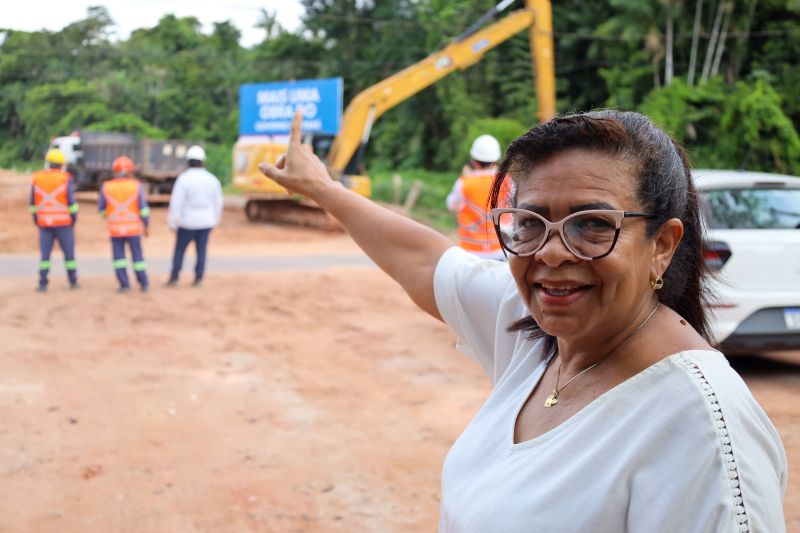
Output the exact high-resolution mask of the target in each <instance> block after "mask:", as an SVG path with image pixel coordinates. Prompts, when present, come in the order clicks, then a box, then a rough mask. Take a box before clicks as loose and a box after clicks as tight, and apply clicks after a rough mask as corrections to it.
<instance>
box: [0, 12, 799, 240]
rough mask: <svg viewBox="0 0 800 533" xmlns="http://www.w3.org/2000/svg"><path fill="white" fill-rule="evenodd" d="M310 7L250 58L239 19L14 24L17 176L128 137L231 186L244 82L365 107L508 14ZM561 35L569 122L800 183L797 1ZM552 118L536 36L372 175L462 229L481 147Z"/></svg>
mask: <svg viewBox="0 0 800 533" xmlns="http://www.w3.org/2000/svg"><path fill="white" fill-rule="evenodd" d="M302 3H303V5H304V6H305V15H304V17H303V20H302V25H301V27H299V28H297V29H296V30H294V31H287V30H286V29H284V28H282V27H281V26H280V24H279V23H278V22H277V21H276V18H275V14H274V13H273V12H270V11H268V10H264V11H262V13H261V15H260V17H257V18H256V19H255V20H254V21H253V22H254V24H255V25H257V26H258V27H260V28H261V29H262V30H263V32H264V33H263V36H264V37H263V41H262V42H260V43H259V44H257V45H255V46H252V47H250V48H243V47H242V46H241V45H240V43H239V40H240V32H239V29H237V28H236V27H235V26H233V25H232V24H231V23H230V22H228V21H220V22H217V23H215V24H214V26H213V30H212V31H211V33H204V32H203V31H202V28H201V25H200V23H199V22H198V20H196V19H195V18H193V17H184V18H177V17H175V16H173V15H167V16H164V17H163V18H162V19H161V20H160V21H159V23H158V24H157V25H156V26H154V27H151V28H141V29H139V30H136V31H135V32H133V34H132V35H131V36H130V37H129V38H128V39H126V40H115V39H113V38H112V35H113V31H114V21H113V20H111V19H110V17H109V15H108V12H107V11H106V9H105V8H103V7H93V8H90V9H89V10H88V12H87V14H86V16H85V18H84V19H82V20H79V21H77V22H74V23H71V24H69V25H67V26H65V27H64V28H63V29H61V30H60V31H57V32H19V31H11V30H3V29H2V23H1V22H0V167H5V168H10V167H16V168H26V167H32V166H39V164H40V163H39V162H40V160H41V156H42V154H43V152H44V150H45V148H46V146H47V144H48V142H49V140H50V139H51V138H52V137H54V136H57V135H66V134H69V132H71V131H73V130H77V129H84V130H115V131H129V132H135V133H138V134H141V135H145V136H149V137H155V138H187V139H191V140H195V141H201V142H203V143H205V145H206V148H207V152H208V166H209V167H210V169H211V170H212V171H213V172H214V173H215V174H217V175H218V176H220V178H221V179H222V180H223V181H224V182H227V181H228V180H229V177H230V167H231V148H232V145H233V143H234V142H235V140H236V138H237V135H238V88H239V85H240V84H242V83H253V82H266V81H277V80H286V79H293V78H294V79H304V78H319V77H334V76H341V77H342V78H343V79H344V86H345V95H344V99H345V102H347V101H349V100H350V98H352V97H353V96H354V95H355V94H357V93H358V92H359V91H360V90H362V89H364V88H366V87H369V86H370V85H372V84H374V83H375V82H377V81H379V80H381V79H383V78H385V77H387V76H389V75H391V74H392V73H394V72H396V71H398V70H400V69H402V68H404V67H406V66H408V65H410V64H412V63H414V62H416V61H418V60H420V59H422V58H424V57H425V56H427V55H428V54H430V53H431V52H433V51H434V50H436V49H439V48H441V47H443V46H444V45H445V44H446V43H447V42H448V41H449V40H451V39H453V38H454V37H455V36H456V35H457V34H458V33H459V32H460V31H462V30H463V29H465V28H467V27H468V26H469V25H470V24H471V23H472V22H473V21H475V20H476V19H477V18H479V17H480V15H481V14H483V13H484V12H485V11H486V10H487V9H488V8H490V7H492V6H493V5H494V3H495V2H494V1H493V0H386V1H381V2H353V1H352V0H322V1H320V0H302ZM521 5H522V2H521V1H518V2H516V4H515V5H514V6H512V9H514V8H518V7H520V6H521ZM553 23H554V28H555V35H554V38H555V44H556V55H555V59H556V75H557V83H558V96H559V102H558V108H559V110H560V111H561V112H566V111H580V110H588V109H591V108H597V107H605V106H613V107H617V108H621V109H635V110H640V111H643V112H645V113H647V114H648V115H649V116H651V117H652V118H653V119H654V120H655V121H656V122H658V123H659V124H660V125H662V126H663V127H665V128H666V129H668V130H669V131H670V132H671V133H673V134H674V135H675V136H676V137H677V138H678V139H679V140H680V141H681V142H682V143H683V144H684V145H685V146H686V147H687V148H688V149H689V151H690V153H691V155H692V158H693V160H694V163H695V165H696V166H700V167H713V168H746V169H750V170H763V171H768V172H780V173H788V174H795V175H800V136H799V135H798V129H799V128H800V98H798V97H797V87H798V86H800V58H799V56H798V54H797V51H798V50H800V3H798V2H797V1H796V0H760V1H759V0H695V1H692V2H687V1H678V0H663V1H660V2H641V1H639V0H606V1H603V2H585V1H583V0H557V1H554V2H553ZM535 109H536V101H535V95H534V90H533V79H532V69H531V58H530V54H529V51H528V37H527V34H526V33H522V34H520V35H518V36H516V37H515V38H513V39H511V40H510V41H508V42H507V43H505V44H503V45H502V46H500V47H498V48H497V49H496V50H493V51H491V52H489V53H488V54H487V56H486V58H485V59H484V60H483V61H481V62H480V63H478V64H476V65H475V66H474V67H472V68H470V69H468V70H466V71H464V72H458V73H455V74H453V75H451V76H449V77H448V78H445V79H444V80H442V81H440V82H439V83H437V84H435V85H434V86H432V87H430V88H428V89H426V90H425V91H422V92H421V93H420V94H418V95H416V96H415V97H413V98H411V99H409V100H408V101H406V102H404V103H403V104H401V105H399V106H398V107H397V108H395V109H393V110H391V111H390V112H388V113H387V114H386V115H385V116H383V117H382V118H381V119H380V120H379V121H378V122H377V123H376V124H375V127H374V129H373V133H372V137H371V141H370V146H369V149H368V150H367V156H366V160H365V163H366V165H365V166H366V168H367V169H368V172H369V174H370V175H371V176H372V177H373V178H374V179H375V183H374V189H375V194H376V197H377V198H378V199H381V200H387V201H388V200H390V199H391V198H392V197H393V195H394V194H395V193H394V182H393V180H392V176H393V175H394V174H400V175H401V176H402V178H403V182H402V184H403V187H404V190H403V196H402V197H403V198H404V199H405V197H406V196H405V195H406V194H407V193H408V190H409V188H410V187H412V185H413V182H414V180H417V179H418V180H421V181H422V182H423V187H424V190H423V193H422V194H420V196H419V199H418V200H417V202H416V204H415V208H414V212H415V214H417V215H419V216H421V217H422V218H424V219H427V220H430V221H432V222H433V223H434V224H435V225H437V226H440V227H444V228H447V227H452V224H453V222H452V218H451V217H450V216H449V215H448V214H447V213H446V212H444V208H443V201H444V197H445V196H446V194H447V191H448V190H449V187H450V185H451V183H452V181H453V180H454V179H455V178H456V177H457V176H458V173H459V170H460V169H461V167H462V165H463V164H464V163H465V162H466V160H467V158H468V155H467V152H468V147H469V143H470V141H471V140H472V139H473V138H474V137H475V136H477V135H478V134H480V133H487V132H488V133H491V134H493V135H495V136H497V137H498V138H499V139H500V140H501V142H502V143H507V142H508V141H510V140H511V139H513V138H514V137H515V136H517V135H519V134H520V133H522V132H524V131H525V130H526V129H527V128H528V127H530V126H531V125H532V124H533V123H534V122H535ZM448 224H450V226H448Z"/></svg>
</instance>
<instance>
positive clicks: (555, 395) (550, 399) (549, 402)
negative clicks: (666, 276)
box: [544, 302, 661, 407]
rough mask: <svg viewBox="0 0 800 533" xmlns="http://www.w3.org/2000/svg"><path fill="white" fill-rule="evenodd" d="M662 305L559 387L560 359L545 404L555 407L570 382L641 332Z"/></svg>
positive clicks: (658, 305) (659, 304) (658, 304)
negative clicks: (605, 352)
mask: <svg viewBox="0 0 800 533" xmlns="http://www.w3.org/2000/svg"><path fill="white" fill-rule="evenodd" d="M660 306H661V302H659V303H657V304H656V307H655V309H653V310H652V311H651V312H650V314H649V315H647V318H645V319H644V322H642V323H641V324H639V327H638V328H636V329H635V330H633V333H631V334H630V335H628V336H627V337H625V338H624V339H622V340H621V341H620V342H619V344H617V345H616V346H614V347H613V348H612V349H611V350H610V351H609V352H608V353H607V354H606V355H604V356H603V357H601V358H600V360H599V361H597V362H596V363H595V364H593V365H590V366H588V367H586V368H584V369H583V370H581V371H580V372H578V373H577V374H575V375H574V376H572V378H571V379H570V380H569V381H567V382H566V383H564V385H563V386H562V387H561V388H560V389H559V388H558V379H559V378H560V377H561V360H560V359H559V361H558V370H556V385H555V387H553V393H552V394H551V395H550V396H548V397H547V399H546V400H545V401H544V406H545V407H553V406H554V405H556V404H558V395H559V394H561V391H563V390H564V389H566V388H567V385H569V384H570V383H572V382H573V381H575V379H577V378H579V377H581V376H582V375H583V374H585V373H586V372H588V371H589V370H591V369H593V368H594V367H596V366H597V365H599V364H600V363H602V362H603V361H605V360H606V358H607V357H608V356H609V355H611V354H612V353H614V351H615V350H616V349H617V348H619V347H620V346H622V343H624V342H625V341H626V340H628V339H630V338H631V337H633V336H634V335H636V334H637V333H638V332H639V330H640V329H642V328H643V327H644V325H645V324H647V322H648V321H649V320H650V319H651V318H653V315H654V314H656V311H658V308H659V307H660Z"/></svg>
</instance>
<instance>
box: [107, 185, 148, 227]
mask: <svg viewBox="0 0 800 533" xmlns="http://www.w3.org/2000/svg"><path fill="white" fill-rule="evenodd" d="M140 189H141V184H140V183H139V180H135V179H133V178H115V179H113V180H111V181H107V182H106V183H105V184H104V185H103V197H104V198H105V199H106V222H108V233H109V235H111V236H112V237H135V236H136V235H141V234H142V230H143V228H144V225H143V224H142V219H141V217H140V215H139V190H140Z"/></svg>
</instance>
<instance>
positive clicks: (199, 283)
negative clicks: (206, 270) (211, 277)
mask: <svg viewBox="0 0 800 533" xmlns="http://www.w3.org/2000/svg"><path fill="white" fill-rule="evenodd" d="M202 285H203V280H202V279H196V280H194V283H192V287H202Z"/></svg>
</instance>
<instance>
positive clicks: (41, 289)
mask: <svg viewBox="0 0 800 533" xmlns="http://www.w3.org/2000/svg"><path fill="white" fill-rule="evenodd" d="M36 292H47V285H39V286H38V287H36Z"/></svg>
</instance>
